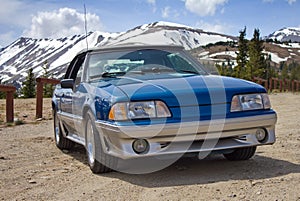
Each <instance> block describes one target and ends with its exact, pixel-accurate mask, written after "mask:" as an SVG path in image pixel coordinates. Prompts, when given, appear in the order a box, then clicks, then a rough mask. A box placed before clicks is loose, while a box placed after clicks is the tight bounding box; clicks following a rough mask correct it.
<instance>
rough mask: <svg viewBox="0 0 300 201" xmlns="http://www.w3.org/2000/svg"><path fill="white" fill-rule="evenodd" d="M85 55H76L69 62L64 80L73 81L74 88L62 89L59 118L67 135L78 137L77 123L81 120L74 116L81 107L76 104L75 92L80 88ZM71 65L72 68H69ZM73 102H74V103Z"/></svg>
mask: <svg viewBox="0 0 300 201" xmlns="http://www.w3.org/2000/svg"><path fill="white" fill-rule="evenodd" d="M85 56H86V54H81V55H78V56H77V57H75V58H74V60H73V61H72V62H71V64H70V67H69V69H68V71H69V72H67V73H66V76H65V79H73V80H74V87H73V89H70V88H66V89H62V94H61V116H62V120H63V123H64V125H65V126H66V127H67V130H68V133H69V134H68V135H78V130H79V129H78V126H77V125H78V122H81V120H82V119H80V118H78V116H77V115H76V114H77V112H76V111H78V110H80V109H81V107H82V106H81V105H78V104H76V103H77V102H76V97H77V95H76V91H77V89H78V87H79V86H80V83H81V79H82V75H83V71H84V61H85ZM71 65H72V66H71ZM74 100H75V101H74Z"/></svg>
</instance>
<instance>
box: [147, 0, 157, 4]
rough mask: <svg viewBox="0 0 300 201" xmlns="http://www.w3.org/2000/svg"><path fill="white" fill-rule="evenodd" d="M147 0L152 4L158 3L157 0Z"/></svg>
mask: <svg viewBox="0 0 300 201" xmlns="http://www.w3.org/2000/svg"><path fill="white" fill-rule="evenodd" d="M147 2H148V3H149V4H151V5H155V4H156V1H155V0H147Z"/></svg>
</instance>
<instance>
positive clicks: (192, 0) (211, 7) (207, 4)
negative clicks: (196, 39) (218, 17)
mask: <svg viewBox="0 0 300 201" xmlns="http://www.w3.org/2000/svg"><path fill="white" fill-rule="evenodd" d="M227 1H228V0H185V7H186V9H187V10H189V11H190V12H192V13H196V14H197V15H200V16H207V15H214V14H215V12H216V9H217V7H218V6H220V5H223V4H225V3H226V2H227Z"/></svg>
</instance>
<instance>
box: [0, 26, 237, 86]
mask: <svg viewBox="0 0 300 201" xmlns="http://www.w3.org/2000/svg"><path fill="white" fill-rule="evenodd" d="M232 40H236V38H235V37H232V36H227V35H223V34H217V33H212V32H205V31H203V30H201V29H195V28H192V27H188V26H185V25H180V24H174V23H169V22H155V23H151V24H145V25H142V26H139V27H136V28H134V29H131V30H129V31H127V32H122V33H103V32H90V33H88V36H87V39H86V36H85V35H74V36H69V37H65V38H60V39H32V38H24V37H22V38H19V39H18V40H16V41H15V42H13V43H12V44H11V45H9V46H7V47H6V48H4V49H2V51H0V80H1V81H2V82H6V83H13V84H14V85H15V86H17V87H20V84H21V83H22V82H23V81H24V79H25V78H26V76H27V72H28V70H29V69H30V68H33V72H34V73H35V76H36V77H38V76H40V75H42V74H43V72H44V69H43V67H45V63H47V65H48V68H47V71H48V72H49V73H50V74H52V75H53V77H54V78H61V77H62V76H63V74H64V72H65V70H66V67H67V65H68V63H69V62H70V61H71V60H72V58H73V57H74V56H75V55H76V54H77V53H78V52H79V51H80V50H82V49H84V48H87V46H86V41H87V42H88V47H95V46H103V45H115V44H122V43H150V44H177V45H181V46H183V47H185V48H186V49H193V48H197V47H200V46H203V45H207V44H209V43H216V42H219V41H232Z"/></svg>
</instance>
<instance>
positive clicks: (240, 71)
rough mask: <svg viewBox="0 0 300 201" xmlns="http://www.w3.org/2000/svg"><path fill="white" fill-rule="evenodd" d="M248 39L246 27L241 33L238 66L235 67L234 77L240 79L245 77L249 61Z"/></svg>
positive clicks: (237, 58)
mask: <svg viewBox="0 0 300 201" xmlns="http://www.w3.org/2000/svg"><path fill="white" fill-rule="evenodd" d="M245 37H246V27H245V28H244V30H241V31H240V36H239V42H238V53H237V57H236V60H237V66H236V67H234V76H235V77H238V78H244V77H245V71H246V64H247V61H248V53H247V52H248V41H247V39H246V38H245Z"/></svg>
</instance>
